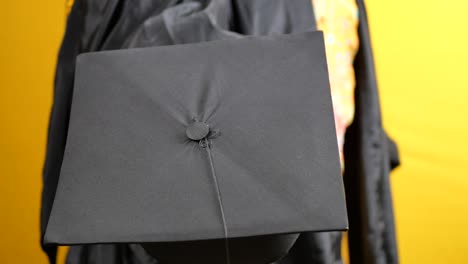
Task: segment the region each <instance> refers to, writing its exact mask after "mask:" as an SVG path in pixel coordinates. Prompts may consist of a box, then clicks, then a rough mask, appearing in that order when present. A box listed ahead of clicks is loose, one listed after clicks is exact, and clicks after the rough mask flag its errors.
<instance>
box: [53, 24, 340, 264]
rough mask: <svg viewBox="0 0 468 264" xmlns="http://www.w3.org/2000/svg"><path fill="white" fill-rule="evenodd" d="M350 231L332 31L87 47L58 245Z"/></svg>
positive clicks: (78, 79) (59, 198)
mask: <svg viewBox="0 0 468 264" xmlns="http://www.w3.org/2000/svg"><path fill="white" fill-rule="evenodd" d="M346 228H347V218H346V209H345V199H344V193H343V185H342V179H341V173H340V164H339V159H338V147H337V143H336V135H335V126H334V122H333V111H332V102H331V97H330V87H329V82H328V74H327V64H326V59H325V49H324V43H323V35H322V33H321V32H311V33H306V34H299V35H286V36H275V37H247V38H244V39H236V40H221V41H213V42H206V43H200V44H190V45H179V46H167V47H155V48H142V49H129V50H120V51H104V52H97V53H88V54H82V55H80V56H79V57H78V58H77V64H76V75H75V86H74V95H73V102H72V109H71V116H70V124H69V132H68V138H67V144H66V149H65V155H64V160H63V164H62V168H61V175H60V180H59V184H58V189H57V193H56V197H55V201H54V205H53V208H52V213H51V216H50V220H49V223H48V226H47V230H46V234H45V242H46V243H57V244H87V243H146V242H162V244H161V245H163V244H164V246H161V248H164V247H165V246H167V242H177V243H179V242H184V241H186V242H187V243H188V242H189V241H191V242H190V243H193V241H199V242H200V243H199V244H198V245H201V244H203V243H206V242H208V243H209V241H222V240H224V241H225V242H229V240H225V239H226V238H229V239H232V243H233V244H235V243H236V242H235V241H236V239H241V238H253V239H260V240H261V238H262V237H263V238H268V237H274V236H271V235H276V234H293V233H299V232H305V231H327V230H343V229H346ZM292 241H293V240H292ZM168 244H171V243H168ZM156 245H157V244H156ZM227 245H228V244H227ZM147 248H148V249H149V250H150V251H151V250H152V248H151V247H150V246H147ZM227 249H228V250H229V248H227ZM155 250H156V251H158V250H161V249H160V248H158V247H156V249H155ZM231 251H233V252H231V254H233V255H234V256H233V257H232V259H231V260H230V261H231V263H236V262H235V259H236V256H235V255H236V253H235V252H234V251H235V249H232V250H231ZM167 252H170V250H169V249H168V250H167V251H164V252H161V255H164V254H165V253H167ZM180 254H184V252H180ZM222 254H224V252H222ZM239 254H241V253H239ZM156 255H157V254H156ZM214 255H215V254H214ZM162 263H164V262H162ZM166 263H168V262H166ZM192 263H197V262H196V261H195V262H192ZM218 263H220V262H218ZM244 263H245V262H244Z"/></svg>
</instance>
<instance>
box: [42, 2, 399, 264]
mask: <svg viewBox="0 0 468 264" xmlns="http://www.w3.org/2000/svg"><path fill="white" fill-rule="evenodd" d="M214 2H215V1H180V0H173V1H169V0H166V1H149V0H148V1H143V0H141V1H136V0H129V1H119V0H102V1H96V0H76V1H75V4H74V6H73V8H72V11H71V13H70V15H69V17H68V23H67V29H66V34H65V37H64V39H63V43H62V46H61V49H60V53H59V57H58V64H57V72H56V80H55V89H54V104H53V108H52V112H51V117H50V125H49V135H48V144H47V157H46V162H45V166H44V176H43V178H44V187H43V194H42V209H41V230H42V234H44V231H45V226H46V223H47V221H48V218H49V215H50V210H51V207H52V202H53V200H54V197H55V191H56V187H57V181H58V178H59V170H60V167H61V163H62V158H63V152H64V149H65V141H66V135H67V131H68V120H69V111H70V103H71V94H72V92H73V80H74V71H75V58H76V56H77V55H78V54H80V53H83V52H90V51H99V50H109V49H124V48H132V47H147V46H160V45H172V44H180V43H190V42H200V41H206V40H215V39H222V38H228V37H242V35H271V34H275V33H278V34H288V33H295V32H305V31H309V30H311V29H315V20H314V17H313V12H312V10H311V7H310V1H309V0H294V1H291V0H284V1H279V0H278V1H270V0H253V1H252V0H239V1H225V0H219V1H216V3H214ZM272 2H273V3H274V4H272ZM358 4H359V12H360V43H361V48H360V54H361V55H358V57H357V58H356V63H355V67H356V74H357V75H358V74H359V75H360V76H361V77H359V78H357V86H356V107H357V110H358V111H357V113H356V119H357V120H358V121H356V122H355V124H354V125H353V126H352V129H350V131H349V133H348V135H347V140H346V143H345V148H346V150H347V154H346V157H347V159H346V165H345V166H346V168H347V170H349V172H348V173H347V175H346V178H345V185H346V189H347V205H348V215H349V218H350V229H351V230H350V257H351V263H397V262H398V257H397V251H396V242H395V234H394V227H393V214H392V207H391V199H390V197H391V196H390V192H389V189H388V188H389V184H388V175H389V167H385V166H386V165H384V164H389V161H388V160H384V157H382V155H379V159H380V158H382V160H381V161H382V162H376V160H375V159H374V158H373V155H374V153H370V152H369V149H376V148H377V149H378V150H379V151H381V152H383V151H385V150H384V149H383V147H382V146H384V145H385V144H383V142H384V139H383V137H382V139H381V140H382V141H378V143H381V144H379V145H378V146H377V147H375V146H374V147H372V148H371V147H370V145H369V144H368V143H366V139H365V138H364V137H363V135H364V133H365V131H367V130H369V129H372V128H377V129H380V130H382V127H381V124H380V121H379V120H380V119H379V118H380V112H377V114H371V113H369V112H372V111H374V110H375V109H376V108H377V110H378V109H379V107H378V96H377V86H376V83H375V73H374V72H373V67H374V65H373V61H372V54H371V53H372V51H371V47H370V37H369V35H368V34H367V18H366V15H365V9H364V4H363V2H362V1H361V0H359V1H358ZM208 20H209V21H208ZM207 21H208V22H207ZM276 21H278V22H277V23H275V22H276ZM184 27H185V28H186V29H185V30H184ZM194 35H196V36H198V37H195V38H194V37H193V36H194ZM364 53H366V55H365V56H364V55H363V54H364ZM368 80H374V81H368ZM358 98H367V99H366V100H363V99H358ZM376 103H377V107H375V104H376ZM359 109H362V110H359ZM369 115H372V118H365V117H364V116H369ZM359 120H361V121H359ZM362 120H365V122H364V121H362ZM393 149H394V150H396V148H393ZM397 156H398V155H395V153H394V154H393V155H392V157H397ZM393 164H395V163H393ZM363 166H367V167H375V168H376V170H377V171H380V174H378V176H377V179H387V180H385V181H380V180H377V181H376V180H375V179H376V176H375V175H376V174H370V173H369V172H368V171H365V170H363V169H362V167H363ZM364 185H366V186H368V187H370V188H372V189H371V191H372V192H373V193H371V194H362V193H361V192H364V191H365V190H364V189H363V188H361V187H360V186H364ZM368 189H369V188H368ZM382 197H386V198H385V199H382ZM384 200H385V201H386V202H385V203H382V201H384ZM368 203H372V204H375V207H374V208H371V211H375V210H378V211H380V212H381V213H379V214H377V215H376V216H372V215H373V214H374V213H370V214H367V213H366V211H367V208H368V205H367V204H368ZM382 211H385V213H382ZM376 220H377V221H376ZM376 230H377V232H375V231H376ZM377 233H379V234H380V237H381V238H382V237H385V240H386V241H387V242H385V243H382V242H379V241H382V240H383V239H377V240H375V241H374V240H373V239H374V236H375V234H377ZM340 240H341V234H340V233H337V232H322V233H315V232H304V233H302V234H301V235H300V237H299V239H298V240H297V241H296V243H295V245H294V247H293V248H292V250H291V251H290V253H289V254H288V256H287V257H285V258H284V259H282V260H281V261H280V262H279V263H282V264H302V263H341V256H340V251H341V244H340ZM43 248H44V250H45V252H46V253H47V255H48V256H49V259H50V263H55V254H56V246H54V245H48V246H46V245H43ZM367 252H369V253H367ZM67 263H71V264H74V263H83V264H87V263H93V264H94V263H125V264H127V263H137V264H140V263H141V264H146V263H155V260H154V259H153V258H151V257H150V256H149V255H148V254H147V253H146V252H145V251H144V250H143V248H141V246H140V245H137V244H106V245H99V244H98V245H75V246H71V247H70V251H69V255H68V258H67Z"/></svg>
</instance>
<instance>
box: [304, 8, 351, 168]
mask: <svg viewBox="0 0 468 264" xmlns="http://www.w3.org/2000/svg"><path fill="white" fill-rule="evenodd" d="M312 4H313V6H314V12H315V19H316V21H317V28H318V29H319V30H322V31H323V32H324V37H325V48H326V53H327V63H328V71H329V74H330V86H331V95H332V100H333V110H334V114H335V126H336V134H337V138H338V147H339V149H340V158H341V164H342V166H343V164H344V162H343V144H344V134H345V132H346V128H347V127H348V126H349V125H350V124H351V122H352V121H353V118H354V87H355V79H354V68H353V61H354V56H355V54H356V52H357V50H358V47H359V36H358V22H359V19H358V7H357V5H356V3H355V1H354V0H312Z"/></svg>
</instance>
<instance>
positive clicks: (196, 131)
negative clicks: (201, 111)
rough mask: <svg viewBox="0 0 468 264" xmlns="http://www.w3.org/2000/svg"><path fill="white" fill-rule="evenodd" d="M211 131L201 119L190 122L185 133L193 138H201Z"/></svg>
mask: <svg viewBox="0 0 468 264" xmlns="http://www.w3.org/2000/svg"><path fill="white" fill-rule="evenodd" d="M208 133H210V127H209V126H208V125H207V124H205V123H203V122H199V121H195V122H193V123H192V124H190V125H189V126H188V127H187V129H186V130H185V134H186V135H187V137H188V138H190V139H191V140H200V139H203V138H204V137H206V136H207V135H208Z"/></svg>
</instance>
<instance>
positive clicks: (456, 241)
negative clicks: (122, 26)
mask: <svg viewBox="0 0 468 264" xmlns="http://www.w3.org/2000/svg"><path fill="white" fill-rule="evenodd" d="M367 5H368V13H369V17H370V24H371V30H372V36H373V44H374V52H375V56H376V60H377V69H378V77H379V84H380V92H381V97H382V98H381V99H382V106H383V113H384V123H385V126H386V128H387V129H388V131H389V132H390V134H391V135H392V136H393V137H394V138H395V139H396V140H397V141H398V143H399V145H400V151H401V156H402V160H403V165H402V167H401V168H399V169H398V170H397V171H396V172H395V173H394V174H393V175H392V184H393V191H394V202H395V213H396V224H397V229H398V232H397V235H398V242H399V250H400V256H401V263H403V264H410V263H451V264H453V263H468V242H467V241H466V238H467V237H468V228H467V225H468V177H467V176H468V175H467V174H468V158H467V156H468V155H467V154H466V153H467V151H468V51H467V49H468V1H465V0H459V1H456V0H447V1H436V0H413V1H408V0H392V1H380V0H367ZM64 23H65V1H64V0H55V1H52V0H49V1H7V0H3V1H1V3H0V25H1V26H2V28H1V31H0V91H1V93H0V169H1V176H2V178H1V184H0V210H1V214H2V215H1V216H0V227H1V230H0V235H1V237H0V263H1V264H10V263H39V264H40V263H43V264H45V263H46V258H45V256H44V255H43V254H42V253H41V251H40V248H39V205H40V189H41V170H42V165H43V159H44V150H45V148H44V147H45V142H46V130H47V122H48V116H49V111H50V105H51V102H52V101H51V98H52V83H53V73H54V67H55V61H56V55H57V49H58V47H59V44H60V41H61V38H62V34H63V30H64Z"/></svg>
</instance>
